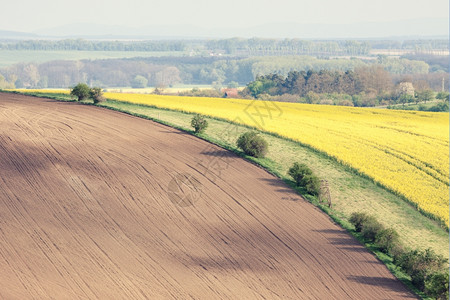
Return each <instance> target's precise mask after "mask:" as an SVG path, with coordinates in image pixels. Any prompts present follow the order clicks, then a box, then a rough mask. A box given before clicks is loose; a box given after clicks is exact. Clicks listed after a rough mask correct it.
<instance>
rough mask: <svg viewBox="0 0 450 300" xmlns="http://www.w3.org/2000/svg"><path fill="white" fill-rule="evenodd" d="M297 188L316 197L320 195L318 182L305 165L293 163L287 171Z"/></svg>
mask: <svg viewBox="0 0 450 300" xmlns="http://www.w3.org/2000/svg"><path fill="white" fill-rule="evenodd" d="M288 174H289V176H291V177H292V178H293V179H294V181H295V184H296V185H297V186H301V187H303V188H305V190H306V192H307V193H309V194H311V195H314V196H317V195H319V193H320V180H319V178H318V177H317V176H316V175H314V174H313V171H312V170H311V169H310V168H309V167H308V166H307V165H305V164H301V163H298V162H295V163H294V164H293V165H292V167H291V168H290V169H289V171H288Z"/></svg>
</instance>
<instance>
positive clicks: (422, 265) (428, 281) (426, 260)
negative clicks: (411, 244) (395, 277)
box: [350, 212, 449, 299]
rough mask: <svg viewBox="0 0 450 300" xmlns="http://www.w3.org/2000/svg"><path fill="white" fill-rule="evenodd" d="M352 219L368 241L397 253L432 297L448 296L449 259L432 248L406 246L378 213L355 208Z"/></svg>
mask: <svg viewBox="0 0 450 300" xmlns="http://www.w3.org/2000/svg"><path fill="white" fill-rule="evenodd" d="M350 223H352V224H353V226H355V230H356V231H357V232H360V233H361V235H362V237H363V238H364V240H365V241H367V242H371V243H374V244H375V246H377V247H378V248H379V249H380V250H381V251H383V252H384V253H387V254H389V255H390V256H391V257H393V261H394V264H395V265H396V266H398V267H400V268H401V269H402V270H403V271H404V272H405V273H406V274H408V275H409V276H410V277H411V282H412V284H413V285H414V286H415V287H417V288H418V289H419V290H421V291H423V292H425V293H426V294H427V295H429V296H430V297H433V298H436V299H448V287H449V286H448V282H449V276H448V275H449V274H448V272H447V271H446V270H445V265H446V259H444V258H443V257H442V256H440V255H437V254H436V253H434V251H433V250H431V249H426V250H424V251H419V250H405V249H403V247H402V245H401V244H400V241H399V234H398V233H397V232H396V231H395V230H394V229H393V228H386V227H384V226H383V225H382V224H381V223H380V222H378V221H377V220H376V219H375V217H374V216H371V215H368V214H366V213H363V212H354V213H352V215H351V216H350Z"/></svg>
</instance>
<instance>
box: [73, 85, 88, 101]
mask: <svg viewBox="0 0 450 300" xmlns="http://www.w3.org/2000/svg"><path fill="white" fill-rule="evenodd" d="M90 93H91V89H90V88H89V86H88V85H87V84H85V83H79V84H77V85H76V86H74V87H73V88H72V90H71V91H70V94H71V95H72V96H75V97H77V98H78V101H81V100H84V99H86V98H89V96H90Z"/></svg>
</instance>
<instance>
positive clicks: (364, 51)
mask: <svg viewBox="0 0 450 300" xmlns="http://www.w3.org/2000/svg"><path fill="white" fill-rule="evenodd" d="M371 49H403V50H414V51H416V52H418V53H421V52H423V51H427V50H433V49H439V50H442V49H448V40H445V39H430V40H329V41H327V40H301V39H269V38H249V39H248V38H229V39H216V40H146V41H95V40H85V39H64V40H56V41H54V40H23V41H3V42H0V50H46V51H55V50H58V51H195V52H197V53H202V51H206V53H203V54H209V52H223V53H226V54H230V55H237V56H260V55H319V56H341V55H345V56H363V55H368V54H369V52H370V50H371Z"/></svg>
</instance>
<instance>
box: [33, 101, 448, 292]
mask: <svg viewBox="0 0 450 300" xmlns="http://www.w3.org/2000/svg"><path fill="white" fill-rule="evenodd" d="M35 96H36V95H35ZM38 96H42V95H38ZM44 96H45V95H44ZM66 96H67V95H63V97H62V98H59V97H58V96H57V95H54V97H52V99H55V100H63V101H67V100H69V99H68V98H67V97H66ZM58 98H59V99H58ZM82 104H88V105H92V104H91V103H82ZM99 106H101V107H104V108H107V109H112V110H115V111H120V112H124V113H127V114H130V115H133V116H137V117H141V118H145V119H150V120H153V121H156V122H158V123H161V124H164V125H168V126H171V127H174V128H177V129H179V130H183V131H185V132H188V133H191V134H193V131H192V130H190V129H189V121H190V118H191V117H192V113H181V112H176V111H173V110H169V109H158V108H152V107H148V106H145V105H136V104H129V103H124V102H116V101H108V102H106V103H103V104H101V105H99ZM171 115H172V116H171ZM209 121H210V123H211V124H210V127H209V129H208V130H207V132H209V131H211V129H215V131H214V132H216V129H217V128H216V127H217V126H219V127H221V128H222V129H223V126H225V127H229V125H230V124H232V123H231V122H229V121H224V120H219V119H217V118H209ZM232 125H233V126H235V127H236V128H237V129H238V131H239V132H243V131H246V130H248V128H249V127H248V126H243V125H236V124H232ZM221 132H222V131H221ZM239 132H236V134H239ZM262 134H263V135H264V136H265V137H266V138H268V139H269V140H270V141H269V143H270V145H271V146H273V144H274V142H273V140H276V141H280V142H283V143H290V144H291V146H293V147H295V148H297V149H302V150H304V151H306V155H307V156H316V158H319V159H320V160H322V163H325V164H330V165H331V168H332V169H336V168H341V170H339V172H338V173H340V175H341V176H339V177H342V179H343V180H344V181H348V180H349V179H350V180H351V181H354V180H355V179H356V181H359V182H356V183H355V184H356V186H355V189H359V188H361V186H363V185H366V188H367V189H369V190H371V189H379V191H377V192H378V193H380V192H381V193H385V194H386V191H385V190H384V189H382V188H380V187H379V186H377V185H376V184H374V183H373V182H372V181H371V180H370V179H369V178H366V177H364V176H359V175H357V174H355V173H354V172H352V170H349V169H348V168H347V167H345V166H342V165H341V164H339V162H338V161H335V160H333V159H330V157H328V156H326V155H324V154H323V153H320V152H317V151H315V150H314V149H310V148H309V147H299V146H301V145H300V144H299V143H298V142H293V141H290V140H288V139H285V138H280V137H277V136H276V135H273V134H268V133H262ZM196 136H197V137H198V138H201V139H203V140H206V141H209V142H212V143H214V144H216V145H218V146H221V147H223V148H225V149H227V150H230V151H233V152H235V153H237V154H238V155H240V156H242V157H243V158H246V159H247V160H249V161H251V162H253V163H255V164H257V165H259V166H261V167H263V168H264V169H265V170H266V171H268V172H269V173H271V174H274V175H275V176H277V177H279V178H281V179H283V180H284V181H285V182H287V183H288V184H289V185H290V186H291V187H292V188H294V189H295V187H294V185H293V182H292V181H291V180H289V179H288V178H287V177H286V176H284V175H283V173H284V171H283V170H282V169H283V167H282V165H283V164H282V163H280V162H276V161H274V160H273V159H271V158H270V155H269V158H265V159H255V158H252V157H248V156H245V155H244V154H243V153H242V152H240V151H239V150H237V149H236V147H235V146H234V141H226V140H223V139H221V138H223V136H217V135H214V134H212V135H206V134H202V135H196ZM282 146H283V145H282ZM295 156H296V157H297V155H295ZM318 167H320V166H317V165H316V166H314V170H315V171H316V172H317V171H318V172H319V173H320V172H321V170H320V169H317V168H318ZM328 171H330V170H328ZM342 172H346V173H348V174H343V173H342ZM320 175H322V174H320ZM342 175H347V176H350V177H349V178H346V177H345V176H342ZM358 178H359V180H358ZM333 183H334V181H330V186H332V185H333ZM337 184H338V185H339V184H342V182H337ZM358 185H359V186H358ZM370 185H372V186H370ZM380 190H381V191H380ZM297 192H299V193H300V194H303V193H302V191H301V190H298V189H297ZM332 193H333V192H332ZM305 198H307V199H308V200H309V201H310V202H312V203H313V204H314V205H316V206H317V207H319V208H321V209H322V211H324V212H325V213H327V214H328V215H329V216H330V217H331V218H332V219H333V220H334V221H335V222H336V223H337V224H339V225H340V226H341V227H343V228H344V229H346V230H347V231H348V232H349V233H351V234H352V235H353V236H355V237H356V238H357V239H358V240H359V241H360V242H361V243H362V244H364V242H363V240H362V238H361V236H360V235H359V234H358V233H356V232H355V231H354V229H353V226H352V225H351V224H350V223H349V222H348V214H347V213H345V211H339V210H338V209H336V205H337V204H338V203H335V202H333V204H334V206H333V209H330V208H328V207H327V206H324V205H322V204H321V203H319V202H318V201H317V199H315V198H312V197H308V196H307V195H306V196H305ZM333 200H334V197H333ZM390 200H391V201H393V202H394V203H395V202H397V204H403V208H404V209H406V210H408V207H409V208H410V210H412V211H409V213H411V214H412V215H413V217H412V218H413V219H414V223H415V224H416V225H417V224H420V225H423V226H424V227H427V228H428V229H432V232H427V235H429V234H430V233H431V235H433V233H434V234H435V235H436V234H437V233H440V234H437V235H441V237H442V234H443V235H444V236H447V235H446V234H445V232H444V231H443V230H440V229H439V227H438V226H437V224H436V223H434V222H432V221H431V220H429V219H427V218H424V217H423V216H420V215H419V216H420V217H421V220H417V219H416V218H417V214H418V213H417V211H415V210H414V209H412V208H411V207H410V206H409V205H408V206H406V207H405V205H406V203H404V202H403V201H402V200H399V199H397V201H396V199H395V196H394V198H393V199H390ZM337 208H339V205H337ZM360 208H361V209H360V210H364V211H369V212H371V211H370V209H369V210H368V209H367V207H363V206H361V207H360ZM358 211H359V210H358ZM414 214H416V216H414ZM424 219H425V220H424ZM380 221H381V222H382V223H385V224H388V225H389V226H391V225H392V224H391V223H392V222H389V221H392V220H386V219H381V220H380ZM424 221H425V222H424ZM399 225H401V224H399ZM400 227H401V226H400ZM433 227H434V228H433ZM447 238H448V236H447ZM408 240H409V241H411V239H407V241H408ZM446 244H447V245H448V242H447V243H446ZM365 246H366V247H367V248H368V249H369V250H370V251H372V252H373V253H374V254H375V255H376V256H377V258H378V259H379V260H380V261H382V262H383V263H384V264H385V265H386V266H387V268H388V269H389V270H390V272H391V273H392V274H393V275H395V276H396V277H397V278H399V279H400V280H401V281H402V282H404V283H405V284H406V285H407V286H408V287H409V288H410V289H411V290H413V291H414V292H415V293H417V294H418V295H420V296H421V297H422V298H423V297H425V295H424V294H422V293H420V292H419V291H418V290H417V289H415V288H414V287H413V286H412V284H411V282H410V279H409V277H408V276H407V275H405V274H404V273H402V272H401V271H400V270H399V269H398V268H397V267H395V265H394V264H393V263H392V259H391V258H390V257H389V256H387V255H385V254H384V253H382V252H380V251H378V250H377V249H376V247H374V246H373V245H371V244H365ZM422 246H425V245H422ZM426 246H430V245H426ZM435 246H436V245H435ZM413 248H415V247H413ZM419 248H424V247H420V245H419ZM431 248H436V247H431ZM435 250H436V249H435ZM437 252H438V253H439V252H440V251H439V250H438V251H437ZM446 257H448V252H447V253H446Z"/></svg>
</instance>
